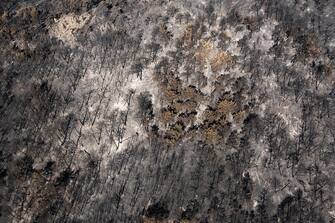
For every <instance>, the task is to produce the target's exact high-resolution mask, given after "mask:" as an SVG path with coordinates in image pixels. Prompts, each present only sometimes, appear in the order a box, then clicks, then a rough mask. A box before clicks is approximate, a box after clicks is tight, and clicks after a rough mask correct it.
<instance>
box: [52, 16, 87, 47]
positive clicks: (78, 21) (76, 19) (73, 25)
mask: <svg viewBox="0 0 335 223" xmlns="http://www.w3.org/2000/svg"><path fill="white" fill-rule="evenodd" d="M89 19H90V15H89V14H88V13H83V14H81V15H75V14H73V13H70V14H67V15H64V16H62V17H61V18H59V19H54V21H55V23H54V25H53V26H52V27H51V29H50V35H51V36H53V37H56V38H57V39H60V40H62V41H63V42H64V43H65V44H67V45H69V46H71V47H74V46H76V45H77V43H76V42H77V40H76V37H75V33H76V32H78V30H79V29H81V28H83V27H84V25H85V24H86V23H87V22H88V21H89Z"/></svg>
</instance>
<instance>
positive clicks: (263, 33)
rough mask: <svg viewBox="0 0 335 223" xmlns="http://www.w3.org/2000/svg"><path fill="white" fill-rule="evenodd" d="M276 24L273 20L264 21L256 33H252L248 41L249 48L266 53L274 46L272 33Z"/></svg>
mask: <svg viewBox="0 0 335 223" xmlns="http://www.w3.org/2000/svg"><path fill="white" fill-rule="evenodd" d="M276 25H278V22H277V21H275V20H266V21H265V23H264V25H262V26H261V28H260V30H259V31H258V32H254V33H252V36H251V38H250V39H249V47H250V48H256V49H259V50H261V51H263V52H267V51H268V50H269V49H270V48H271V47H272V46H273V44H274V41H273V40H272V33H273V30H274V29H275V27H276Z"/></svg>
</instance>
